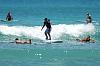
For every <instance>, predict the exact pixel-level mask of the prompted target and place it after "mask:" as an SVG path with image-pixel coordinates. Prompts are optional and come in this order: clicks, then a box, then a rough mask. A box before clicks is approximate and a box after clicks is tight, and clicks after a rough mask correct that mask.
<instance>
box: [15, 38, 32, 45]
mask: <svg viewBox="0 0 100 66" xmlns="http://www.w3.org/2000/svg"><path fill="white" fill-rule="evenodd" d="M15 43H16V44H31V43H32V40H31V39H29V40H19V39H18V38H16V39H15Z"/></svg>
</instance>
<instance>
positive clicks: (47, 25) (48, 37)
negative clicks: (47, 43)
mask: <svg viewBox="0 0 100 66" xmlns="http://www.w3.org/2000/svg"><path fill="white" fill-rule="evenodd" d="M45 26H46V28H47V29H46V30H45V36H46V40H51V35H50V32H51V23H50V20H49V19H47V18H45V19H44V24H43V26H42V29H43V28H44V27H45ZM42 29H41V30H42Z"/></svg>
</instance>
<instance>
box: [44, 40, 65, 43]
mask: <svg viewBox="0 0 100 66" xmlns="http://www.w3.org/2000/svg"><path fill="white" fill-rule="evenodd" d="M45 42H47V43H62V42H63V41H62V40H45Z"/></svg>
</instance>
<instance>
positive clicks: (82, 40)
mask: <svg viewBox="0 0 100 66" xmlns="http://www.w3.org/2000/svg"><path fill="white" fill-rule="evenodd" d="M76 40H77V41H79V42H93V43H95V40H93V39H91V37H90V36H87V37H86V38H84V39H76Z"/></svg>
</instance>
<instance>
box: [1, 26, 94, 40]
mask: <svg viewBox="0 0 100 66" xmlns="http://www.w3.org/2000/svg"><path fill="white" fill-rule="evenodd" d="M45 29H46V28H44V29H43V30H42V31H41V26H33V27H28V26H7V25H0V33H2V34H3V35H15V36H27V37H30V38H33V39H41V40H44V39H45V35H44V31H45ZM86 33H89V34H94V33H95V26H94V25H93V24H70V25H66V24H58V25H52V31H51V36H52V39H58V38H60V37H62V36H64V35H68V36H73V37H79V36H80V35H84V34H86Z"/></svg>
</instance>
